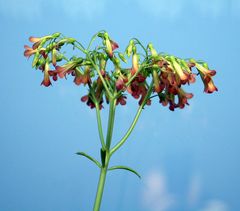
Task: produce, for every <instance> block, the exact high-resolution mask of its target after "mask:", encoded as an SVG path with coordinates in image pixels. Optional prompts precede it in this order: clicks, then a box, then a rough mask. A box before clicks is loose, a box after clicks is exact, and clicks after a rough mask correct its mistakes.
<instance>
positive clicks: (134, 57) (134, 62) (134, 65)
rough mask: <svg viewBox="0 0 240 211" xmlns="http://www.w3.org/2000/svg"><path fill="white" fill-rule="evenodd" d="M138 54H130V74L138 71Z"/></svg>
mask: <svg viewBox="0 0 240 211" xmlns="http://www.w3.org/2000/svg"><path fill="white" fill-rule="evenodd" d="M138 68H139V67H138V55H137V54H136V53H133V55H132V69H131V74H132V75H134V74H135V73H136V72H137V71H138Z"/></svg>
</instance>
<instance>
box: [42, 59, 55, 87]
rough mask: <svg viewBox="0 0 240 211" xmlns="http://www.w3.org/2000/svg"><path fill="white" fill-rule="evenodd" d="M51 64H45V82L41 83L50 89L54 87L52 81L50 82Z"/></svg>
mask: <svg viewBox="0 0 240 211" xmlns="http://www.w3.org/2000/svg"><path fill="white" fill-rule="evenodd" d="M48 71H49V64H48V62H46V64H45V69H44V72H43V73H44V78H43V81H42V83H41V85H44V86H46V87H49V86H50V85H52V83H51V81H50V77H49V72H48Z"/></svg>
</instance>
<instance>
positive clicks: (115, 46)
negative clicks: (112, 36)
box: [110, 40, 119, 51]
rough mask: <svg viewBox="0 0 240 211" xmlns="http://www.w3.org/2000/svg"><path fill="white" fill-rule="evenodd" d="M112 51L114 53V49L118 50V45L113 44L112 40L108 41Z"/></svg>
mask: <svg viewBox="0 0 240 211" xmlns="http://www.w3.org/2000/svg"><path fill="white" fill-rule="evenodd" d="M110 43H111V47H112V50H113V51H114V50H115V49H117V48H119V46H118V44H117V43H116V42H114V41H113V40H110Z"/></svg>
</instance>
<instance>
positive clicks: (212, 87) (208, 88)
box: [204, 79, 218, 94]
mask: <svg viewBox="0 0 240 211" xmlns="http://www.w3.org/2000/svg"><path fill="white" fill-rule="evenodd" d="M214 91H218V88H217V87H216V86H215V85H214V83H213V80H212V79H210V80H209V81H208V82H207V83H205V82H204V92H206V93H209V94H211V93H213V92H214Z"/></svg>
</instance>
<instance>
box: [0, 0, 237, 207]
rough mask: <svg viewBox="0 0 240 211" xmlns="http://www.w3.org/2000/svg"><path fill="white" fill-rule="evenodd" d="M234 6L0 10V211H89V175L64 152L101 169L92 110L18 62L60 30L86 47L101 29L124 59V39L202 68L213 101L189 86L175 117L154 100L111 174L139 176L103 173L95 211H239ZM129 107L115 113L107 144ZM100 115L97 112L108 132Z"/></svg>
mask: <svg viewBox="0 0 240 211" xmlns="http://www.w3.org/2000/svg"><path fill="white" fill-rule="evenodd" d="M239 14H240V1H239V0H231V1H230V0H221V1H217V0H212V1H207V0H202V1H200V0H196V1H190V0H180V1H176V0H168V1H167V0H159V1H157V0H149V1H144V0H133V1H127V0H123V1H119V2H117V1H110V0H103V1H100V0H99V1H98V0H89V1H84V0H78V1H77V0H68V1H64V0H59V1H57V0H53V1H47V0H37V1H33V0H22V1H17V0H0V41H1V52H0V61H1V79H0V90H1V94H0V210H1V211H56V210H58V211H75V210H81V211H88V210H91V209H92V204H93V201H94V197H95V191H96V186H97V181H98V174H99V172H98V169H97V168H96V167H95V166H94V165H93V164H92V163H89V161H87V160H86V159H84V158H80V157H78V156H77V155H75V154H74V153H75V152H77V151H85V152H87V153H89V154H91V155H93V156H95V157H97V158H99V151H98V150H99V147H100V145H99V141H98V134H97V125H96V121H95V113H94V110H90V109H89V108H88V107H87V106H86V105H85V104H83V103H80V100H79V99H80V97H81V96H82V95H83V94H85V93H86V90H84V89H83V87H77V86H75V85H74V84H73V83H72V81H71V79H70V78H69V79H68V80H67V81H63V80H62V81H58V83H54V86H52V87H50V88H45V87H42V86H40V82H41V81H42V77H43V76H42V74H41V73H40V72H39V71H37V72H36V71H35V70H33V69H31V63H30V61H27V60H26V59H25V58H24V57H23V51H24V49H23V45H24V44H27V43H28V40H27V39H28V37H29V36H31V35H33V36H43V35H46V34H49V33H53V32H57V31H60V32H62V33H63V34H65V35H67V36H72V37H75V38H77V39H78V40H79V41H82V43H84V44H87V43H88V41H89V39H90V36H92V35H93V34H94V33H95V32H97V31H99V30H101V29H105V30H107V31H108V32H109V34H110V36H111V37H112V38H113V39H114V40H116V41H117V42H118V43H119V45H120V49H121V50H124V49H125V46H126V45H127V43H128V41H129V39H130V38H131V37H137V38H139V39H140V40H142V41H143V43H144V44H145V45H146V44H147V43H148V42H149V41H151V42H153V44H154V46H155V47H156V48H157V49H158V50H159V51H163V52H168V53H170V54H174V55H176V56H179V57H183V58H189V57H194V58H196V59H204V60H206V61H208V62H209V64H210V67H211V68H212V69H216V70H217V75H216V77H214V79H215V83H216V85H217V87H218V89H219V92H217V93H214V94H212V95H207V94H204V93H203V85H202V83H201V80H200V78H198V79H199V80H198V81H197V83H195V84H193V85H192V86H190V87H187V90H188V91H189V92H193V93H194V98H193V99H191V100H190V106H188V107H187V108H186V109H184V110H178V111H175V112H171V111H169V110H168V109H167V108H165V107H162V106H161V105H160V104H159V103H158V102H157V101H155V102H154V103H153V105H152V106H151V107H148V108H147V109H145V110H144V112H143V114H142V116H141V117H140V120H139V122H138V124H137V126H136V128H135V130H134V132H133V133H132V135H131V136H130V139H129V140H128V141H127V143H126V145H125V146H124V147H123V148H122V149H121V150H119V152H118V153H117V154H115V155H114V157H113V159H112V161H111V164H113V165H116V164H122V165H128V166H131V167H133V168H134V169H136V170H138V172H139V173H140V174H141V175H142V180H139V179H138V178H137V177H135V176H134V175H133V174H130V173H128V172H123V171H114V172H110V173H109V174H108V178H107V182H106V188H105V192H104V197H103V203H102V210H103V211H108V210H112V211H115V210H116V211H130V210H136V211H171V210H173V211H175V210H177V211H179V210H186V211H188V210H189V211H190V210H192V211H195V210H197V211H199V210H201V211H236V210H240V201H239V195H240V169H239V161H240V154H239V147H240V143H239V141H240V137H239V129H240V127H239V117H240V115H239V114H240V113H239V106H240V100H239V76H240V74H239V72H240V70H239V60H240V59H239V58H240V57H239V56H240V54H239V52H240V42H239V37H240V28H239V26H240V15H239ZM136 109H137V104H136V102H134V101H131V100H130V101H129V102H128V104H127V106H125V107H118V109H117V117H116V120H117V122H116V124H115V128H114V129H115V131H114V142H116V141H117V140H118V139H119V138H121V137H122V135H123V134H124V131H125V130H126V129H127V128H128V126H129V125H130V123H131V121H132V118H133V116H134V113H135V111H136ZM106 114H107V109H105V110H104V111H103V123H104V124H105V123H106Z"/></svg>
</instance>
